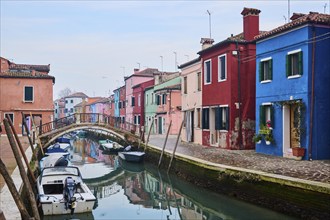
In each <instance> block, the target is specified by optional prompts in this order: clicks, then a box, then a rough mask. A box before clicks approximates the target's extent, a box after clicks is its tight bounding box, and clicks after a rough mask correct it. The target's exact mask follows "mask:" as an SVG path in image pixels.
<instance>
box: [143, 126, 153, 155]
mask: <svg viewBox="0 0 330 220" xmlns="http://www.w3.org/2000/svg"><path fill="white" fill-rule="evenodd" d="M154 121H155V120H152V122H151V125H150V128H149V132H148V137H147V141H146V145H144V151H146V148H147V146H148V142H149V137H150V133H151V129H152V127H153V125H154Z"/></svg>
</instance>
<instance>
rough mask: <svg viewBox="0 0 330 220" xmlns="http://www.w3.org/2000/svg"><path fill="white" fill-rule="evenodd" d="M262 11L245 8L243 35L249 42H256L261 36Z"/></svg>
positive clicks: (242, 13) (243, 12)
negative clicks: (260, 16) (260, 20)
mask: <svg viewBox="0 0 330 220" xmlns="http://www.w3.org/2000/svg"><path fill="white" fill-rule="evenodd" d="M260 12H261V11H260V10H258V9H255V8H244V9H243V11H242V12H241V15H243V34H244V39H245V40H247V41H252V40H254V37H255V36H257V35H259V13H260Z"/></svg>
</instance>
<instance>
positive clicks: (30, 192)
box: [3, 118, 40, 220]
mask: <svg viewBox="0 0 330 220" xmlns="http://www.w3.org/2000/svg"><path fill="white" fill-rule="evenodd" d="M3 122H4V125H5V129H6V133H7V138H8V140H9V143H10V146H11V148H12V150H13V153H14V156H15V159H16V162H17V166H18V169H19V171H20V174H21V178H22V180H23V183H24V185H25V187H26V190H27V195H28V199H29V201H30V203H31V207H32V212H33V217H34V218H35V219H36V220H40V216H39V212H38V207H37V203H36V200H35V196H34V193H33V189H32V187H31V185H30V182H29V178H28V176H27V174H26V172H25V168H24V165H23V163H22V160H21V157H20V154H19V152H18V149H17V146H16V143H15V140H14V138H13V134H12V133H11V130H10V125H9V122H8V119H6V118H5V119H4V120H3Z"/></svg>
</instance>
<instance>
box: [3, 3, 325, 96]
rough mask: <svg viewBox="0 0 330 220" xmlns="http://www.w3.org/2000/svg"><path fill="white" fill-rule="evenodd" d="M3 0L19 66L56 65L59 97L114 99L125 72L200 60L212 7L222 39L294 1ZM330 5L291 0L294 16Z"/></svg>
mask: <svg viewBox="0 0 330 220" xmlns="http://www.w3.org/2000/svg"><path fill="white" fill-rule="evenodd" d="M0 4H1V5H0V6H1V11H0V12H1V13H0V16H1V38H0V41H1V42H0V55H1V56H2V57H4V58H7V59H9V60H11V61H13V62H15V63H25V64H50V75H53V76H55V78H56V83H55V85H54V98H58V94H59V91H61V90H63V89H64V88H70V89H71V90H74V91H77V92H84V93H86V94H87V95H88V96H108V95H109V93H111V94H112V92H113V90H114V89H116V88H118V87H119V86H122V85H124V81H123V77H124V75H125V76H129V75H131V74H132V73H133V69H134V68H139V67H140V69H145V68H147V67H150V68H158V69H159V70H163V71H175V53H176V55H177V56H176V57H177V63H178V64H179V65H180V64H182V63H184V62H187V61H188V60H191V59H194V58H196V57H197V52H198V51H199V50H200V49H201V45H200V39H201V38H202V37H209V35H210V29H209V14H208V13H207V10H208V11H209V12H210V13H211V36H212V38H213V39H214V40H215V43H217V42H219V41H222V40H224V39H226V38H227V37H229V36H230V35H231V34H239V33H241V32H242V30H243V25H242V21H243V19H242V15H241V11H242V10H243V8H244V7H252V8H257V9H260V10H261V13H260V30H265V31H267V30H271V29H273V28H275V27H277V26H279V25H282V24H284V23H285V21H286V20H287V19H288V1H279V0H272V1H269V0H268V1H251V0H249V1H59V0H56V1H50V0H47V1H15V0H10V1H9V0H8V1H6V0H0ZM326 4H327V5H326ZM329 4H330V1H329V0H319V1H314V0H310V1H303V0H300V1H298V0H296V1H295V0H290V16H291V15H292V13H293V12H297V13H308V12H309V11H315V12H320V13H324V10H325V12H326V13H329V12H330V10H329ZM325 5H326V7H324V6H325ZM161 56H162V57H163V58H161ZM162 61H163V62H162ZM162 63H163V65H162Z"/></svg>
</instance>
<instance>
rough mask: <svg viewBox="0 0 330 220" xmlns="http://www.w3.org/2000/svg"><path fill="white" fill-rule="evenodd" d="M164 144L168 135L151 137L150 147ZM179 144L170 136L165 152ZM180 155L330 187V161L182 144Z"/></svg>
mask: <svg viewBox="0 0 330 220" xmlns="http://www.w3.org/2000/svg"><path fill="white" fill-rule="evenodd" d="M164 141H165V135H151V136H150V140H149V143H148V144H150V145H154V146H157V147H159V148H162V147H163V145H164ZM175 142H176V136H174V135H169V138H168V140H167V144H166V147H165V149H167V150H169V151H170V152H173V149H174V146H175ZM176 152H177V153H181V154H184V155H188V156H191V157H196V158H199V159H202V160H206V161H209V162H213V163H218V164H223V165H228V166H233V167H239V168H244V169H249V170H254V171H263V172H267V173H270V174H278V175H282V176H287V177H294V178H298V179H304V180H311V181H317V182H322V183H326V184H330V160H313V161H303V160H301V161H299V160H294V159H288V158H283V157H278V156H270V155H264V154H259V153H256V152H255V151H254V150H225V149H221V148H214V147H206V146H202V145H197V144H191V143H185V142H181V141H179V144H178V147H177V150H176Z"/></svg>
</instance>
